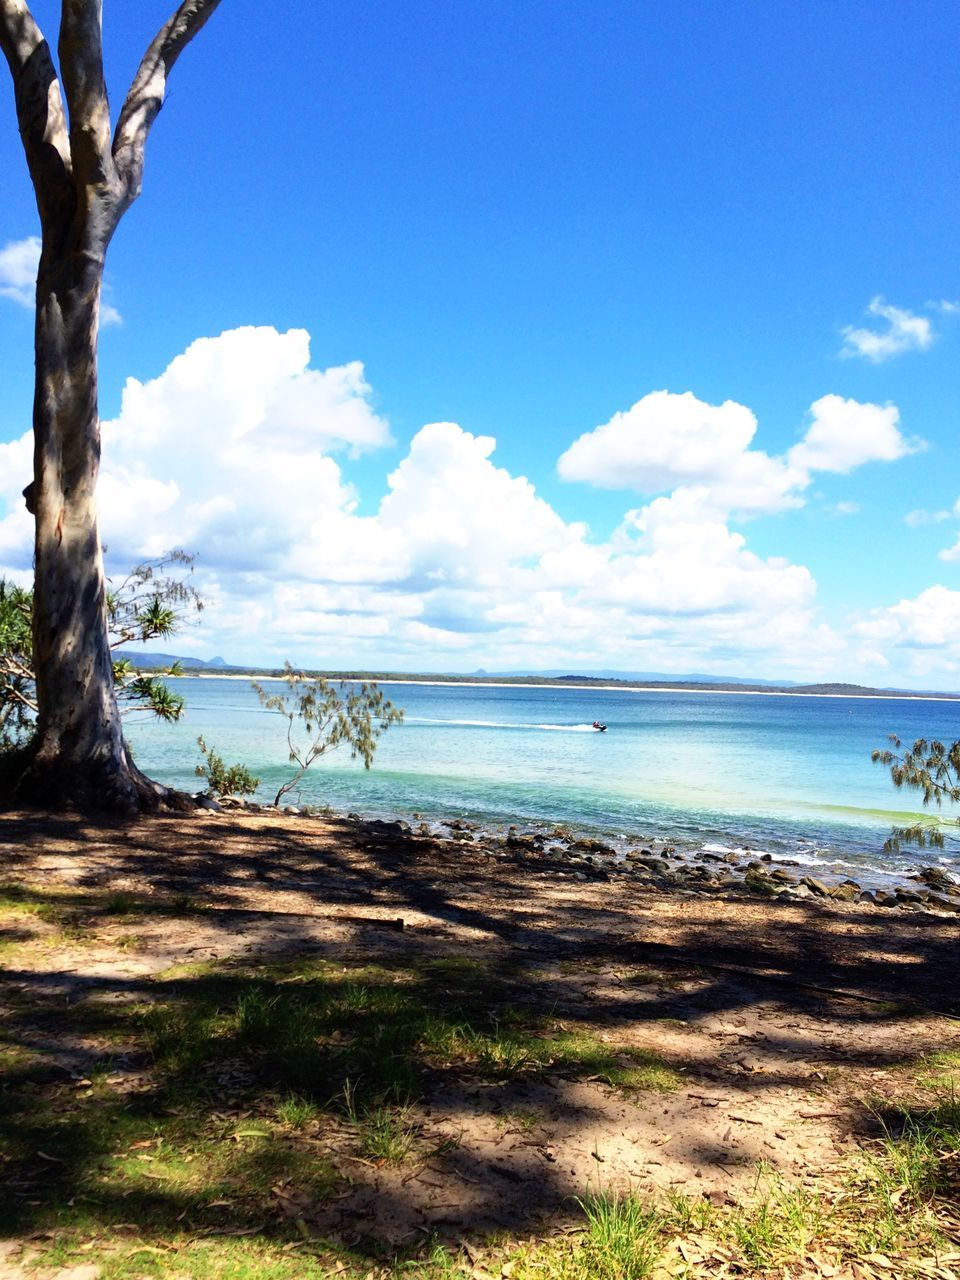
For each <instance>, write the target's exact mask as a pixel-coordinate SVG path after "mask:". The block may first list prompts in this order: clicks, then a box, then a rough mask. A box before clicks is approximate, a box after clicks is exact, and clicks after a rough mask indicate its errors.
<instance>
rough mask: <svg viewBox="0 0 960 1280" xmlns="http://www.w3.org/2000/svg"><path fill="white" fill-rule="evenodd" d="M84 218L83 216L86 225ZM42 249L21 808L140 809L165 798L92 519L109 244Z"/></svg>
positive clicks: (83, 242) (83, 240)
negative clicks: (122, 678) (118, 678)
mask: <svg viewBox="0 0 960 1280" xmlns="http://www.w3.org/2000/svg"><path fill="white" fill-rule="evenodd" d="M84 221H87V220H84ZM68 234H69V235H70V236H71V237H72V238H73V243H55V244H53V245H50V244H47V243H45V244H44V248H43V253H42V256H41V262H40V272H39V276H38V280H37V314H36V361H37V369H36V390H35V398H34V413H33V423H34V481H33V485H32V487H31V492H30V503H31V507H32V509H33V512H34V516H35V520H36V537H35V591H34V615H33V644H34V661H35V670H36V683H37V733H36V739H35V742H34V745H33V751H32V758H31V761H30V764H29V766H28V768H27V770H26V772H25V773H24V775H23V777H22V778H21V779H20V781H19V784H18V785H17V788H16V796H17V799H18V800H22V801H24V802H32V803H36V804H41V805H43V806H45V807H46V806H49V807H50V808H63V807H78V808H82V809H112V810H121V811H124V810H125V811H130V812H134V811H137V810H139V809H142V808H144V807H154V808H155V807H157V806H158V805H160V804H162V803H163V802H164V800H165V799H166V798H167V797H168V795H169V793H168V792H167V791H166V789H165V788H163V787H158V786H157V785H156V784H154V783H152V782H150V781H149V780H148V779H147V778H145V777H144V776H143V775H142V774H141V773H140V771H139V770H138V769H137V768H136V766H135V765H134V764H133V761H132V759H131V757H130V752H129V750H128V748H127V746H126V744H125V742H124V738H123V731H122V727H121V719H120V714H119V711H118V709H117V704H116V699H115V697H114V689H113V664H112V661H111V656H110V646H109V640H108V635H107V617H106V603H105V582H104V572H103V557H102V554H101V548H100V532H99V526H98V520H97V506H96V483H97V473H98V471H99V465H100V419H99V413H98V405H97V331H98V324H99V311H100V289H101V281H102V273H103V259H104V253H105V249H106V246H105V245H104V244H102V243H99V242H98V237H97V236H96V235H95V234H94V235H90V233H89V231H88V230H87V229H85V228H81V230H80V232H79V234H77V232H76V231H75V230H74V228H70V231H69V233H68Z"/></svg>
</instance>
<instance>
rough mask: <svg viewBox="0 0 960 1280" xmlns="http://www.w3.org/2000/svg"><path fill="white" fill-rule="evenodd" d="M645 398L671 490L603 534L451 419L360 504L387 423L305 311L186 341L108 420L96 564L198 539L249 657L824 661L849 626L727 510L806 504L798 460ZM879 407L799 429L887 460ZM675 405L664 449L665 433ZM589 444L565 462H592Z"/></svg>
mask: <svg viewBox="0 0 960 1280" xmlns="http://www.w3.org/2000/svg"><path fill="white" fill-rule="evenodd" d="M647 401H648V402H647V403H646V404H644V402H641V408H639V409H638V408H637V406H634V410H631V411H629V412H628V413H627V414H624V415H619V419H620V420H622V421H623V424H624V425H623V434H621V430H620V426H619V422H618V420H615V423H617V424H618V425H617V426H616V427H611V424H607V425H608V427H609V428H610V431H609V432H608V436H609V440H610V442H611V445H612V446H616V448H617V449H618V450H619V452H618V454H617V456H618V459H619V465H620V466H621V467H623V468H627V469H630V470H631V474H632V475H633V476H634V483H637V484H643V485H657V486H662V487H663V489H664V491H663V492H659V493H656V492H655V493H653V494H652V495H651V499H650V500H649V501H647V502H645V503H640V504H636V505H634V506H632V508H631V509H630V510H628V511H627V512H626V513H625V514H624V516H623V518H622V520H621V521H620V523H619V525H618V526H617V528H616V529H615V530H614V532H613V533H612V534H611V535H609V536H607V537H604V538H602V539H601V538H597V537H595V536H594V535H593V534H592V533H591V530H590V529H589V528H588V527H587V526H586V525H585V524H584V523H581V522H577V521H569V520H565V519H564V518H563V517H562V516H561V515H560V514H559V513H558V512H557V511H556V510H555V509H554V508H553V507H552V506H551V505H550V503H548V502H547V501H546V500H545V499H544V498H543V497H542V496H541V495H540V494H539V493H538V492H537V490H536V488H535V486H534V484H533V483H532V482H531V480H529V479H527V478H525V477H523V476H518V475H513V474H511V473H510V472H509V471H508V470H507V469H506V468H505V467H502V466H500V465H498V464H497V461H496V445H495V441H494V440H493V438H492V437H490V436H486V435H480V434H473V433H471V432H469V431H466V430H464V429H463V428H462V427H460V426H459V425H458V424H456V423H453V422H436V423H430V424H428V425H426V426H424V427H422V428H421V429H420V430H419V431H418V432H417V433H416V434H415V435H414V437H413V439H412V440H411V441H410V442H409V445H408V446H407V447H406V448H405V450H404V451H403V452H402V454H401V455H399V456H391V458H390V466H389V468H384V470H385V471H386V472H387V474H386V478H385V481H384V483H383V487H382V490H381V491H380V492H379V493H378V492H376V491H374V492H372V493H371V492H369V491H368V492H366V493H365V495H364V498H365V500H364V501H363V502H362V503H361V501H360V495H359V494H358V492H357V490H356V488H355V487H354V484H353V482H352V481H351V478H350V476H351V473H350V468H351V464H352V462H353V460H354V459H355V458H356V457H357V456H358V455H360V454H361V453H367V452H372V451H376V450H383V449H385V448H386V446H388V445H389V444H390V443H391V441H390V434H389V428H388V425H387V423H386V421H385V420H384V419H383V417H382V416H380V415H379V414H378V413H377V411H376V409H375V407H374V404H373V397H372V393H371V389H370V387H369V385H368V383H367V381H366V377H365V374H364V370H363V367H362V365H360V364H359V363H356V362H354V363H350V364H346V365H342V366H338V367H336V368H330V369H316V368H313V367H312V366H311V364H310V352H309V338H308V335H307V334H306V333H304V332H303V331H300V330H291V331H289V332H287V333H280V332H278V331H277V330H275V329H272V328H269V327H260V328H245V329H238V330H232V331H229V332H227V333H224V334H221V335H220V336H219V337H215V338H204V339H199V340H198V341H196V342H194V343H192V344H191V345H190V347H188V348H187V350H186V351H185V352H183V353H182V354H181V355H179V356H177V357H176V358H175V359H174V360H172V361H171V362H170V364H169V366H168V367H167V368H166V369H165V370H164V371H163V372H162V373H160V374H159V376H157V377H154V378H151V379H145V380H140V379H134V378H131V379H129V380H128V382H127V384H126V386H125V387H124V390H123V395H122V400H121V407H120V411H119V413H118V415H117V417H116V418H115V419H114V420H113V421H112V422H106V423H104V426H103V442H104V450H103V467H102V472H101V481H102V483H101V510H102V530H103V537H104V540H105V542H106V543H107V544H108V546H109V563H110V566H111V567H112V569H113V570H114V571H116V572H122V571H123V570H124V569H126V568H128V567H129V566H130V565H131V564H132V563H135V562H136V561H138V560H140V559H143V558H145V557H151V556H155V555H158V554H160V553H161V552H163V551H165V550H166V549H168V548H169V547H171V546H175V545H179V546H183V547H185V548H187V549H188V550H195V551H197V552H198V553H199V555H200V568H199V570H198V574H197V585H198V587H199V588H200V590H201V592H202V593H203V595H204V597H205V598H206V600H207V602H208V607H207V609H206V610H205V611H204V615H203V620H202V627H201V630H200V631H199V632H198V633H197V634H196V635H191V636H190V638H189V645H190V650H191V651H192V652H196V653H198V654H200V655H201V656H202V655H204V654H206V655H210V654H212V653H224V654H225V655H226V656H227V657H228V658H230V659H233V660H235V661H240V662H242V661H253V662H263V663H271V664H274V663H278V662H280V661H282V659H283V658H284V657H287V656H289V657H290V658H291V659H292V660H294V661H296V662H300V663H302V664H304V665H309V666H327V667H338V666H339V667H358V666H370V665H375V666H378V667H387V668H393V669H395V670H410V669H421V670H422V669H424V668H425V667H426V668H433V669H435V670H454V669H461V670H463V669H470V668H471V667H475V666H481V665H482V666H487V667H490V666H494V667H501V668H510V667H537V666H543V667H553V666H561V665H563V666H569V667H570V668H571V669H576V668H578V667H579V668H582V669H591V668H594V669H595V668H597V667H600V666H615V667H618V668H629V667H635V668H637V669H651V668H652V669H660V670H691V669H703V668H704V667H706V668H708V669H711V670H714V671H716V672H718V673H723V672H727V673H730V674H742V673H743V672H744V671H745V670H747V671H749V672H750V673H752V674H758V675H763V674H770V675H780V674H782V675H788V674H795V675H798V676H802V677H812V676H816V675H818V674H823V675H829V674H833V673H834V672H835V670H836V663H837V662H838V661H840V660H841V658H842V656H843V654H844V653H845V652H846V647H845V646H846V640H845V639H844V637H842V636H840V635H839V634H837V633H836V632H834V631H833V630H832V629H831V628H830V627H829V626H826V625H825V624H824V623H823V622H822V620H821V619H820V618H819V617H818V613H817V602H816V583H815V582H814V579H813V576H812V575H811V573H810V571H809V570H808V569H807V568H806V567H805V566H803V565H798V564H792V563H790V562H789V561H788V560H787V559H785V558H783V557H778V556H763V555H759V554H757V552H756V551H755V550H753V549H752V548H751V547H750V545H749V544H748V541H747V539H746V537H745V536H744V535H743V534H742V533H740V532H738V531H735V530H733V529H731V528H730V527H729V523H728V512H729V510H748V511H753V512H757V511H759V510H781V509H783V507H784V506H788V505H791V504H792V503H795V502H797V501H800V500H802V494H803V490H804V487H805V486H806V485H807V484H808V483H809V474H810V473H809V471H807V470H806V465H804V466H801V465H800V464H799V463H798V462H797V461H796V459H794V458H791V456H790V455H789V454H788V455H787V456H785V457H784V458H773V457H770V456H769V455H767V454H765V453H762V452H761V451H759V450H757V449H755V448H753V441H754V436H755V433H756V422H755V419H754V418H753V415H752V414H751V413H750V412H749V410H747V409H746V408H744V406H741V405H735V404H732V403H728V404H727V405H721V406H709V405H704V404H702V403H701V402H699V401H697V400H696V399H695V397H693V396H691V395H687V396H673V397H671V396H669V395H668V393H666V392H661V393H655V395H654V396H653V397H652V398H651V397H648V398H647ZM818 403H819V402H818ZM843 403H845V402H841V405H842V404H843ZM860 408H864V406H860ZM868 408H869V406H868ZM872 408H874V409H875V410H876V412H877V413H878V414H880V418H878V419H877V422H878V423H880V424H881V426H882V430H881V428H880V427H878V429H877V430H878V431H879V437H878V436H877V433H876V432H875V433H874V436H871V437H870V440H868V441H867V442H864V440H863V439H862V438H861V435H860V434H857V432H856V431H854V430H853V428H850V429H849V431H850V432H852V434H853V436H854V437H855V438H854V439H853V440H852V441H851V440H847V442H846V445H845V446H844V447H842V448H841V446H840V445H838V444H837V442H836V441H835V440H834V439H833V437H832V436H831V435H830V432H829V431H827V429H826V427H825V426H824V423H825V422H826V421H827V419H828V418H829V419H830V421H831V422H833V423H834V429H835V430H836V431H838V432H841V433H843V432H844V431H847V430H848V428H847V427H846V426H845V425H844V424H845V423H846V422H847V418H846V417H845V416H844V414H843V413H840V412H839V411H838V413H837V415H835V417H834V418H830V414H829V413H828V412H827V411H825V410H824V408H823V407H822V406H821V408H820V409H819V410H816V406H815V407H814V409H815V410H816V412H814V411H812V420H811V423H810V425H809V426H808V428H807V432H806V435H805V436H804V439H803V441H801V444H803V443H804V442H805V443H806V447H807V449H808V451H809V452H810V454H811V455H813V454H816V455H817V457H818V459H819V462H820V463H821V464H823V466H824V468H825V469H826V468H827V466H828V464H829V466H830V467H832V468H833V469H835V470H841V469H843V468H844V467H846V466H847V465H848V464H849V465H854V462H855V460H856V459H860V460H863V459H864V458H866V457H886V456H892V452H891V451H892V449H893V446H892V445H891V443H890V442H891V439H892V438H893V437H891V435H890V431H891V430H892V431H893V432H894V436H895V433H896V420H895V418H891V417H890V415H889V412H888V411H887V410H881V409H877V407H876V406H873V407H872ZM854 417H856V415H854ZM664 421H666V422H667V423H668V429H667V434H668V435H669V436H670V439H671V440H673V441H674V443H675V444H676V446H677V447H676V449H671V448H670V447H665V446H664V443H663V441H662V440H659V439H657V438H655V437H656V434H657V432H656V424H657V423H663V422H664ZM818 424H819V426H818ZM837 424H839V425H837ZM814 428H816V429H814ZM858 430H859V428H858ZM661 434H662V432H661ZM877 438H879V439H880V440H881V444H879V445H878V444H877V443H876V439H877ZM870 441H872V443H871V442H870ZM593 445H595V442H592V443H591V442H589V441H588V442H587V444H584V445H583V446H581V458H580V461H579V463H578V464H577V465H578V466H582V467H584V468H585V469H589V468H590V467H591V466H593V465H597V466H599V465H600V462H597V461H596V460H597V459H598V458H599V459H600V461H601V462H602V451H598V450H597V449H596V448H595V447H593ZM701 445H704V446H709V448H706V452H705V453H701ZM799 447H800V446H799V445H798V446H797V448H799ZM893 452H895V450H893ZM591 458H592V459H593V462H591ZM584 459H586V462H585V461H584ZM574 461H576V454H574ZM30 465H31V445H30V440H29V437H27V436H24V437H23V438H22V439H20V440H17V441H13V442H11V443H9V444H6V445H2V446H0V572H3V571H4V568H3V566H7V567H10V568H15V569H17V571H18V572H20V573H23V572H25V571H26V570H28V569H29V560H30V546H31V531H30V521H29V518H28V517H27V516H26V513H25V512H24V511H23V505H22V499H21V496H20V491H21V489H22V488H23V486H24V484H25V483H26V481H27V479H28V478H29V472H30ZM366 472H367V473H368V474H369V472H370V467H369V464H368V465H367V467H366Z"/></svg>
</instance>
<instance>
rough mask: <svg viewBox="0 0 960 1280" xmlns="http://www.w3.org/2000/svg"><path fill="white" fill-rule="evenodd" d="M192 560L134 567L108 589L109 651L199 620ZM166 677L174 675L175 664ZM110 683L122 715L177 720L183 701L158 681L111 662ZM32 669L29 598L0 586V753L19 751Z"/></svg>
mask: <svg viewBox="0 0 960 1280" xmlns="http://www.w3.org/2000/svg"><path fill="white" fill-rule="evenodd" d="M194 561H195V557H194V556H192V555H188V554H187V553H186V552H185V551H180V550H176V549H175V550H173V551H170V552H168V553H167V554H166V555H165V556H161V558H160V559H159V560H153V561H149V562H147V563H144V564H139V565H137V567H136V568H135V569H132V570H131V571H130V573H128V574H127V576H126V577H125V578H124V579H123V580H122V581H121V582H120V583H118V584H117V585H116V586H114V584H113V583H112V582H109V583H108V586H107V602H106V603H107V626H108V629H109V633H110V648H111V649H118V648H120V647H121V646H122V645H126V644H144V643H146V642H148V641H150V640H160V639H165V638H167V637H168V636H172V635H176V634H177V632H178V631H180V630H182V628H183V627H184V626H185V624H186V623H187V621H188V620H189V619H190V618H191V616H193V615H195V614H198V613H200V611H201V610H202V609H203V601H202V600H201V598H200V596H199V594H198V592H197V591H196V589H195V588H194V587H192V586H191V585H190V582H189V578H190V574H191V573H192V572H193V565H194ZM164 675H165V676H168V677H169V676H178V675H180V668H179V666H177V665H174V666H172V667H170V668H168V669H167V671H165V672H164ZM113 680H114V685H115V687H116V691H117V699H118V701H119V702H120V704H121V709H122V710H123V711H124V712H129V711H134V710H140V711H147V712H150V713H151V714H152V715H155V716H157V717H158V719H160V720H167V721H173V720H179V719H180V717H181V716H182V715H183V707H184V701H183V698H182V697H181V696H180V694H178V693H174V692H173V691H172V690H171V689H170V688H169V686H168V685H167V684H166V683H165V681H164V679H163V677H162V676H158V675H144V674H142V673H141V672H140V671H138V669H137V668H136V667H135V666H134V664H133V663H132V662H131V661H130V660H129V658H123V657H121V658H116V659H115V660H114V663H113ZM36 709H37V705H36V694H35V678H34V670H33V592H32V591H27V590H26V589H25V588H23V587H15V586H13V585H12V584H11V583H8V582H6V581H4V580H3V579H0V751H3V750H12V749H14V748H18V747H22V746H24V745H25V743H26V742H27V740H28V739H29V737H30V735H31V733H32V732H33V717H34V715H35V713H36Z"/></svg>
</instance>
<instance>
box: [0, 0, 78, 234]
mask: <svg viewBox="0 0 960 1280" xmlns="http://www.w3.org/2000/svg"><path fill="white" fill-rule="evenodd" d="M0 47H2V48H3V52H4V56H5V57H6V59H7V62H8V63H9V65H10V74H11V75H12V76H13V89H14V96H15V99H16V104H17V123H18V124H19V126H20V137H21V139H22V140H23V150H24V153H25V154H26V157H27V167H28V168H29V170H30V178H31V181H32V182H33V187H34V191H35V192H36V197H37V208H38V209H39V211H40V220H41V223H42V224H43V226H44V227H45V228H46V227H47V226H49V225H50V223H51V221H52V220H53V219H57V218H59V217H61V216H62V215H64V214H66V215H69V214H70V213H71V212H72V209H73V206H74V200H75V189H74V185H73V180H72V165H71V160H70V141H69V138H68V136H67V122H66V117H65V115H64V111H63V99H62V98H61V96H60V83H59V81H58V80H57V73H56V71H55V70H54V66H53V59H52V58H51V57H50V48H49V46H48V44H47V42H46V40H45V39H44V38H43V33H42V32H41V30H40V28H39V27H38V26H37V24H36V22H35V21H34V19H33V15H32V14H31V12H30V10H29V8H28V7H27V5H26V3H25V0H0Z"/></svg>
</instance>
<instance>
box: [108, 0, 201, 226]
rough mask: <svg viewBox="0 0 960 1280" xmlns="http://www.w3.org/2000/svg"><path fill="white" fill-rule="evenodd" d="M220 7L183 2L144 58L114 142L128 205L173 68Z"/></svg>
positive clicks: (138, 185)
mask: <svg viewBox="0 0 960 1280" xmlns="http://www.w3.org/2000/svg"><path fill="white" fill-rule="evenodd" d="M219 3H220V0H184V3H183V4H181V5H180V7H179V8H178V9H177V11H176V13H175V14H174V15H173V17H172V18H170V19H169V21H168V22H166V23H164V25H163V26H162V27H161V28H160V30H159V31H158V32H157V34H156V36H155V37H154V39H153V42H152V43H151V45H150V47H149V48H148V49H147V52H146V53H145V54H144V55H143V61H142V62H141V63H140V67H139V70H138V71H137V74H136V75H135V76H134V78H133V84H132V85H131V86H130V91H129V92H128V94H127V98H126V101H125V102H124V104H123V110H122V111H121V112H120V119H119V120H118V121H117V128H116V132H115V134H114V138H113V158H114V162H115V164H116V167H117V170H118V172H119V174H120V177H121V179H122V181H123V182H124V185H125V187H126V200H125V203H126V204H130V203H132V202H133V201H134V200H136V198H137V196H138V195H139V194H140V188H141V185H142V183H143V157H144V149H145V147H146V143H147V134H148V133H149V132H150V126H151V125H152V124H153V122H154V120H155V119H156V117H157V113H158V111H159V110H160V108H161V107H162V106H163V99H164V95H165V93H166V90H167V77H168V76H169V74H170V72H171V70H172V69H173V64H174V63H175V62H176V60H177V58H179V56H180V54H181V53H182V52H183V50H184V49H185V48H186V47H187V45H188V44H189V43H190V41H191V40H192V39H193V37H194V36H195V35H196V34H197V32H198V31H199V30H200V28H201V27H202V26H203V25H204V24H205V23H206V21H207V19H208V18H209V17H210V16H211V15H212V14H213V11H214V10H215V9H216V8H217V6H218V5H219Z"/></svg>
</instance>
